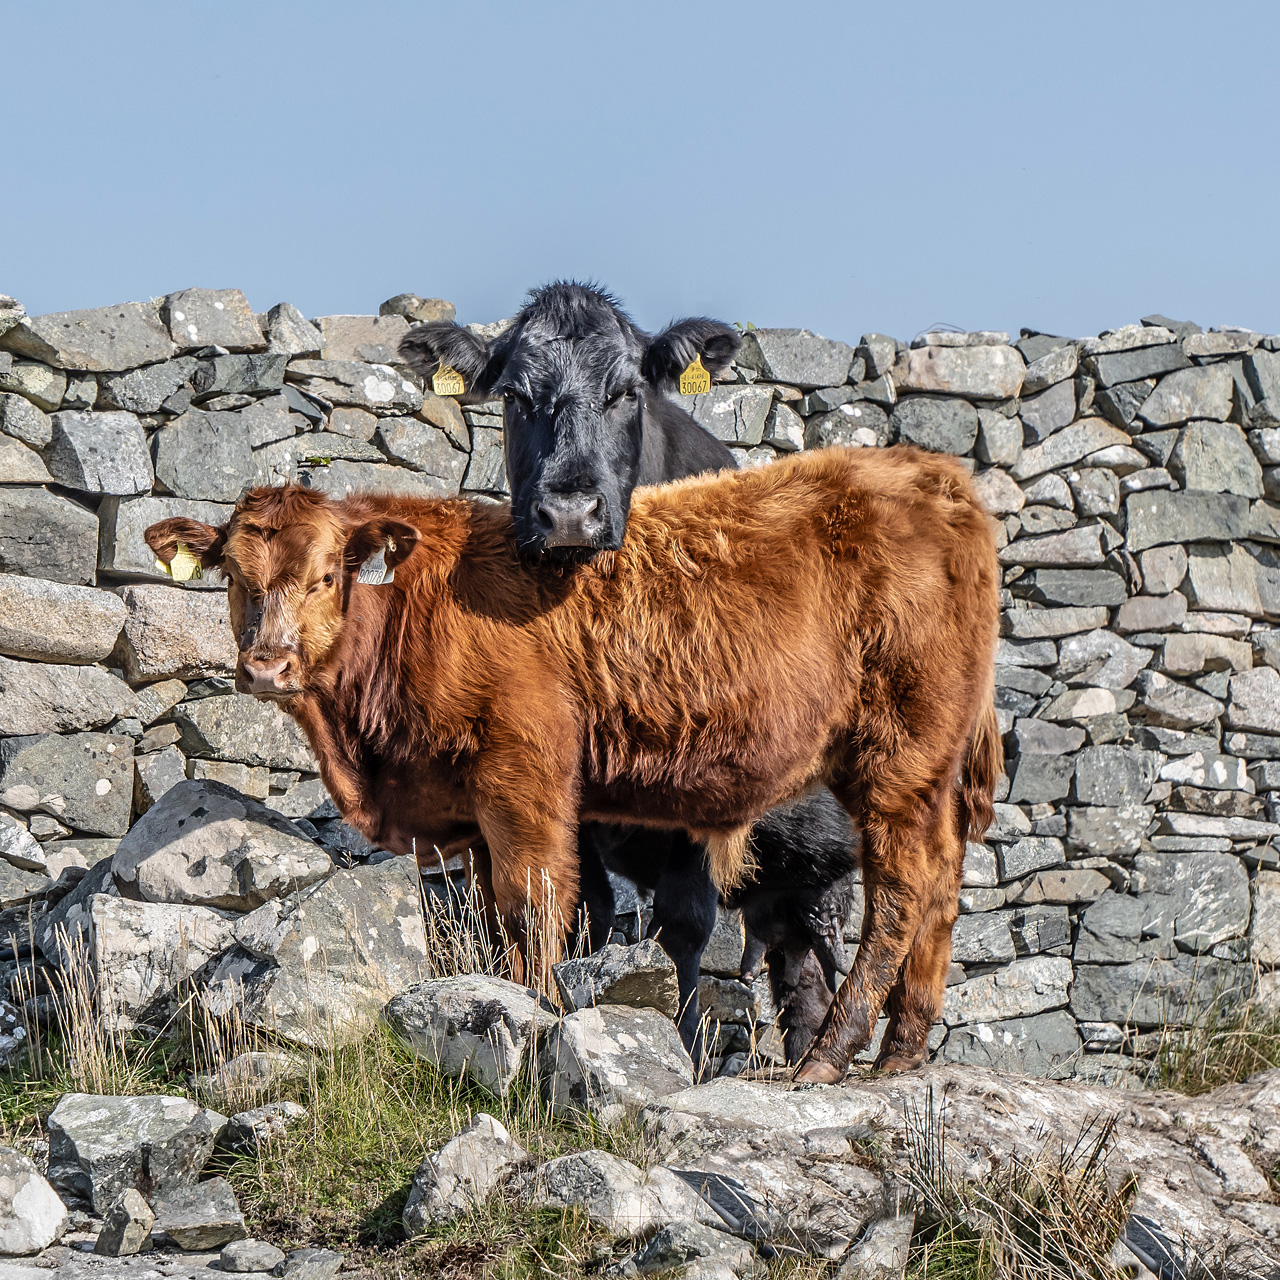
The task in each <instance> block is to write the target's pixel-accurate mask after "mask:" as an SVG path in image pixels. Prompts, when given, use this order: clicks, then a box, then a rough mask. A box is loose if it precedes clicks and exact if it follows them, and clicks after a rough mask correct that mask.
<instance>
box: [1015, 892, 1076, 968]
mask: <svg viewBox="0 0 1280 1280" xmlns="http://www.w3.org/2000/svg"><path fill="white" fill-rule="evenodd" d="M1012 916H1013V918H1012V919H1011V920H1010V922H1009V933H1010V935H1011V936H1012V938H1013V945H1014V947H1015V948H1016V950H1017V953H1018V955H1020V956H1029V955H1037V954H1039V953H1040V952H1042V951H1053V950H1056V949H1058V948H1060V947H1069V946H1070V945H1071V916H1070V913H1069V912H1068V910H1067V908H1066V907H1064V906H1055V905H1040V906H1035V907H1026V908H1024V909H1022V910H1020V911H1014V912H1013V913H1012Z"/></svg>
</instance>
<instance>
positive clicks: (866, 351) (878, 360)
mask: <svg viewBox="0 0 1280 1280" xmlns="http://www.w3.org/2000/svg"><path fill="white" fill-rule="evenodd" d="M857 354H858V356H859V357H860V358H861V359H862V360H863V361H864V362H865V363H866V373H867V376H868V377H869V378H879V377H881V376H882V375H883V374H886V373H888V372H889V371H890V370H891V369H892V368H893V366H894V362H895V361H896V360H897V358H898V344H897V342H896V341H895V340H894V339H893V338H887V337H885V335H884V334H882V333H864V334H863V335H862V337H861V338H860V339H859V340H858V350H857Z"/></svg>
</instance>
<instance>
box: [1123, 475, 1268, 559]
mask: <svg viewBox="0 0 1280 1280" xmlns="http://www.w3.org/2000/svg"><path fill="white" fill-rule="evenodd" d="M1125 516H1126V519H1127V521H1128V537H1127V541H1128V546H1129V550H1130V551H1132V552H1135V553H1136V552H1139V551H1145V550H1146V549H1147V548H1148V547H1155V546H1160V545H1161V544H1163V543H1170V542H1173V543H1188V542H1229V541H1231V540H1232V539H1235V538H1243V537H1245V536H1246V535H1247V533H1248V528H1249V503H1248V500H1247V499H1245V498H1243V497H1241V496H1239V495H1238V494H1228V493H1180V492H1164V491H1160V490H1151V491H1148V492H1146V493H1135V494H1132V495H1130V497H1129V498H1128V499H1127V500H1126V501H1125Z"/></svg>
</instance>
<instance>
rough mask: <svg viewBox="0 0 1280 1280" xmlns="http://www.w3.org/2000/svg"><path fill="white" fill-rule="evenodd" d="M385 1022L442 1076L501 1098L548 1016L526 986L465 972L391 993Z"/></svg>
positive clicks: (541, 1001)
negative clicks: (487, 1091)
mask: <svg viewBox="0 0 1280 1280" xmlns="http://www.w3.org/2000/svg"><path fill="white" fill-rule="evenodd" d="M386 1020H387V1022H388V1023H389V1024H390V1026H391V1027H392V1029H393V1030H394V1031H395V1032H396V1034H397V1035H399V1036H400V1037H401V1039H403V1040H404V1041H405V1042H406V1043H407V1044H408V1045H409V1047H410V1048H411V1049H412V1050H413V1052H414V1053H415V1054H417V1055H418V1056H419V1057H421V1058H425V1059H426V1060H427V1061H428V1062H430V1063H432V1064H433V1065H435V1066H437V1067H439V1069H440V1070H441V1071H443V1072H444V1073H445V1074H446V1075H449V1076H453V1077H455V1078H460V1079H466V1080H469V1081H471V1082H472V1083H473V1084H477V1085H479V1086H480V1087H481V1088H483V1089H487V1090H489V1092H490V1093H495V1094H498V1095H499V1096H505V1094H506V1093H507V1091H508V1090H509V1089H510V1088H511V1085H512V1083H513V1082H514V1081H515V1078H516V1076H517V1075H518V1074H519V1073H520V1069H521V1067H522V1066H523V1065H524V1062H525V1059H526V1057H527V1056H528V1054H529V1053H530V1052H531V1049H532V1045H533V1043H534V1041H535V1040H536V1038H537V1037H538V1035H539V1034H540V1033H541V1032H542V1031H543V1030H544V1029H545V1028H546V1027H548V1026H549V1025H550V1024H551V1021H552V1014H551V1009H550V1006H549V1005H547V1004H546V1002H545V1001H543V1000H541V999H539V997H538V996H537V995H536V994H535V993H534V992H533V991H530V990H529V989H528V988H527V987H521V986H517V985H516V984H515V983H514V982H507V981H505V980H503V979H501V978H489V977H485V976H484V975H482V974H464V975H461V976H459V977H454V978H440V979H436V980H434V981H431V982H423V983H420V984H419V985H418V986H416V987H413V988H411V989H410V990H408V991H406V992H404V994H403V995H398V996H396V997H395V998H394V999H393V1000H392V1001H391V1002H390V1004H388V1005H387V1010H386Z"/></svg>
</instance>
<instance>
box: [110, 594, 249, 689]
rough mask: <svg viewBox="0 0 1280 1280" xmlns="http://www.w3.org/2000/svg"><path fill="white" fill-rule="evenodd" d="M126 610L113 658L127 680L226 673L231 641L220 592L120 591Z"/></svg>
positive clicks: (231, 662)
mask: <svg viewBox="0 0 1280 1280" xmlns="http://www.w3.org/2000/svg"><path fill="white" fill-rule="evenodd" d="M120 598H121V599H122V600H123V601H124V604H125V606H126V608H127V610H128V616H127V617H126V618H125V621H124V629H123V631H122V632H121V635H120V640H119V643H118V644H117V645H116V651H115V656H114V660H115V662H116V664H117V665H119V666H120V667H121V668H122V669H123V671H124V674H125V678H126V679H128V680H136V681H141V680H158V679H174V678H178V679H182V680H191V679H193V678H195V677H197V676H209V675H217V674H230V673H232V672H234V671H235V667H236V653H237V649H236V642H235V637H234V635H233V634H232V631H231V618H230V615H229V614H228V612H227V597H226V596H225V594H223V593H222V592H205V591H183V590H180V589H178V588H175V587H170V586H161V585H159V584H154V585H153V584H150V583H138V584H135V585H131V586H127V587H121V588H120Z"/></svg>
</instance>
